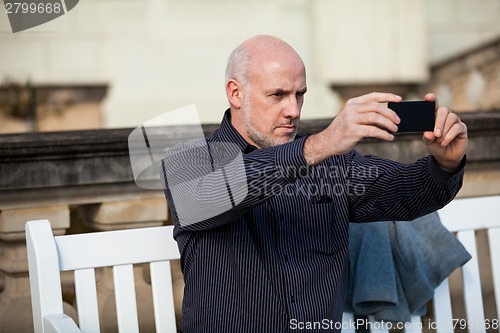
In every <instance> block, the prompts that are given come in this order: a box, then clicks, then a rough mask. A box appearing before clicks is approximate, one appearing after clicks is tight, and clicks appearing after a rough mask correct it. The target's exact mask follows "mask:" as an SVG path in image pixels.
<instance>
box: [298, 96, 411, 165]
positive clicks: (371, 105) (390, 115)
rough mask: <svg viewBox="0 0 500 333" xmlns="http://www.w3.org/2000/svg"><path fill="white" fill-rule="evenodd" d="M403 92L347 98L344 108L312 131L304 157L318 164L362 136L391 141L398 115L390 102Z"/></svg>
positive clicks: (308, 161)
mask: <svg viewBox="0 0 500 333" xmlns="http://www.w3.org/2000/svg"><path fill="white" fill-rule="evenodd" d="M401 100H402V98H401V96H398V95H394V94H390V93H378V92H374V93H370V94H367V95H363V96H359V97H356V98H352V99H350V100H349V101H347V103H346V105H345V107H344V109H343V110H342V111H341V112H340V113H339V114H338V115H337V117H335V119H334V120H333V121H332V122H331V123H330V125H329V126H328V127H327V128H326V129H325V130H323V131H321V132H319V133H317V134H314V135H311V136H310V137H309V138H308V139H307V140H306V142H305V144H304V157H305V159H306V161H307V163H308V164H309V165H315V164H318V163H320V162H321V161H323V160H324V159H326V158H328V157H330V156H332V155H341V154H345V153H347V152H348V151H350V150H351V149H353V148H354V146H355V145H356V144H357V143H358V142H359V141H361V140H362V139H363V138H378V139H382V140H386V141H392V140H393V139H394V135H393V134H392V133H394V132H396V131H397V130H398V127H397V124H399V122H400V119H399V117H398V115H397V114H396V113H395V112H394V111H393V110H391V109H389V108H388V107H387V102H396V103H397V102H400V101H401Z"/></svg>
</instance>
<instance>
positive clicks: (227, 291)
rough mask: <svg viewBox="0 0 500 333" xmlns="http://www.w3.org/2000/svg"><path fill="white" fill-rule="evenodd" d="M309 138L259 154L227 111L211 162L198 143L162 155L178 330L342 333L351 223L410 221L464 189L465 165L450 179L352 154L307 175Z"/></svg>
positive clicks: (421, 167) (428, 166)
mask: <svg viewBox="0 0 500 333" xmlns="http://www.w3.org/2000/svg"><path fill="white" fill-rule="evenodd" d="M306 138H307V137H306V136H304V137H298V138H297V139H296V140H294V141H293V142H290V143H287V144H283V145H280V146H277V147H272V148H267V149H255V148H254V147H252V146H250V145H249V144H248V143H247V142H246V141H245V140H244V139H243V138H242V137H241V136H240V135H239V134H238V132H237V131H236V130H235V129H234V128H233V127H232V125H231V123H230V114H229V112H228V111H226V114H225V116H224V119H223V121H222V123H221V126H220V128H219V129H218V130H216V131H215V132H214V133H212V134H211V135H209V136H208V137H207V138H206V143H208V145H205V147H208V148H207V149H208V151H209V152H208V153H200V151H199V149H198V148H199V147H201V146H203V145H201V146H196V145H195V147H198V148H196V149H185V147H186V146H185V147H184V148H182V146H180V147H181V148H179V149H173V150H171V151H169V153H167V156H166V157H165V159H164V160H163V163H162V169H163V181H164V182H165V184H166V186H167V188H166V190H165V194H166V198H167V201H168V203H169V207H170V209H171V212H172V216H173V220H174V224H175V231H174V237H175V238H176V240H177V242H178V245H179V249H180V253H181V268H182V272H183V274H184V280H185V289H184V299H183V306H182V323H181V332H185V333H197V332H200V333H201V332H203V333H209V332H224V333H226V332H255V333H257V332H258V333H261V332H295V331H297V330H299V329H305V328H306V329H309V330H307V331H308V332H316V331H333V332H338V331H340V328H341V323H340V322H341V317H342V310H343V307H344V299H345V292H346V285H347V271H348V224H349V222H350V221H351V222H366V221H383V220H412V219H414V218H416V217H418V216H421V215H425V214H428V213H430V212H432V211H435V210H437V209H439V208H440V207H442V206H444V205H445V204H446V203H448V202H449V201H451V200H452V198H453V197H454V196H455V195H456V193H457V192H458V190H459V189H460V187H461V184H462V178H463V167H462V169H461V171H460V172H458V173H456V174H449V173H446V172H444V171H442V170H441V169H439V168H438V167H437V164H436V162H435V161H434V159H433V158H432V157H426V158H422V159H420V160H418V161H417V162H416V163H414V164H411V165H405V164H401V163H396V162H392V161H388V160H385V159H382V158H378V157H374V156H361V155H360V154H358V153H357V152H355V151H351V152H349V153H348V154H346V155H342V156H333V157H331V158H329V159H328V160H326V161H324V162H323V163H321V164H319V165H317V166H315V167H308V166H307V164H306V161H305V160H304V157H303V155H302V149H303V145H304V141H305V140H306ZM203 142H205V141H204V140H203ZM213 143H231V144H232V147H233V148H234V147H237V148H238V149H236V150H238V152H237V153H235V149H232V148H229V149H221V151H222V152H221V151H215V150H216V149H212V148H211V147H214V146H212V144H213ZM190 147H191V148H192V147H193V145H191V146H190ZM200 149H201V148H200ZM238 154H239V156H240V158H241V161H242V164H241V165H239V164H234V163H236V162H234V161H237V160H238ZM214 155H218V156H217V158H214ZM463 164H465V158H464V161H463ZM240 166H242V168H243V169H242V170H243V171H244V172H243V173H242V174H239V173H238V172H233V174H232V171H233V170H234V169H238V168H239V167H240ZM215 175H218V176H215ZM174 188H175V190H172V189H174ZM174 191H175V193H174ZM173 193H174V195H173ZM199 207H201V208H199ZM205 210H206V211H207V214H206V218H204V216H203V211H205Z"/></svg>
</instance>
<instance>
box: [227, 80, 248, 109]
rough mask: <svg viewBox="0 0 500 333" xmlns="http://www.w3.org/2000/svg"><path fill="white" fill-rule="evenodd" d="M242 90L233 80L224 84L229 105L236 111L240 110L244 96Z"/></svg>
mask: <svg viewBox="0 0 500 333" xmlns="http://www.w3.org/2000/svg"><path fill="white" fill-rule="evenodd" d="M242 88H243V87H242V86H241V84H240V83H239V82H238V81H236V80H234V79H231V80H229V81H228V82H227V84H226V94H227V98H228V99H229V103H231V105H232V106H234V107H235V108H236V109H240V108H241V106H242V105H243V98H244V96H243V89H242Z"/></svg>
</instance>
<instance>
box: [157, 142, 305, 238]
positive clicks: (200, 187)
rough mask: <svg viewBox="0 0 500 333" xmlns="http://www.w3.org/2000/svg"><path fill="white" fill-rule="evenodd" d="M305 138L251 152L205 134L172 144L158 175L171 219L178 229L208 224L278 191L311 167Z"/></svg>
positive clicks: (229, 217) (214, 224)
mask: <svg viewBox="0 0 500 333" xmlns="http://www.w3.org/2000/svg"><path fill="white" fill-rule="evenodd" d="M305 139H306V137H303V138H299V139H297V140H294V141H293V142H290V143H287V144H284V145H280V146H276V147H271V148H266V149H259V150H256V151H254V152H252V153H249V154H242V153H241V151H240V150H239V148H238V147H237V146H236V145H234V144H232V143H223V142H207V141H206V140H205V139H200V140H194V141H190V142H188V143H184V144H181V145H178V146H176V147H175V148H172V149H170V150H169V151H168V152H167V154H166V156H165V158H164V159H163V160H162V168H161V175H162V181H163V184H164V189H165V195H166V198H167V201H168V203H169V206H170V209H171V212H172V215H173V219H174V222H176V224H178V225H179V227H180V228H181V229H182V230H191V231H198V230H206V229H211V228H214V227H217V226H220V225H222V224H225V223H228V222H230V221H231V220H234V219H236V218H237V217H239V216H241V215H242V214H244V213H245V212H246V211H248V209H250V208H252V207H254V206H256V205H258V204H260V203H261V202H263V201H265V200H267V199H269V198H270V197H272V196H274V195H277V194H279V193H281V191H283V189H284V188H285V187H286V186H287V185H288V184H290V183H292V182H294V181H295V180H296V179H297V178H299V177H302V176H305V175H306V174H307V172H308V170H309V167H308V165H307V162H306V161H305V159H304V156H303V153H302V152H303V145H304V141H305Z"/></svg>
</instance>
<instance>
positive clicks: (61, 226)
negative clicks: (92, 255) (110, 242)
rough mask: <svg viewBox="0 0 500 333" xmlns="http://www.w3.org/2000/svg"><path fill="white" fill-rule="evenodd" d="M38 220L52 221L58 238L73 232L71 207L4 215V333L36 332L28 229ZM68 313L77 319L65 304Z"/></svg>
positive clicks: (0, 237) (0, 246)
mask: <svg viewBox="0 0 500 333" xmlns="http://www.w3.org/2000/svg"><path fill="white" fill-rule="evenodd" d="M38 219H48V220H49V221H50V223H51V225H52V228H53V230H54V234H55V235H61V234H64V233H65V231H66V229H67V228H69V210H68V207H66V206H58V207H44V208H33V209H10V210H2V211H0V272H1V273H2V274H3V276H4V283H5V285H4V286H5V289H4V290H3V292H2V293H0V332H16V333H24V332H26V333H28V332H33V315H32V309H31V293H30V284H29V274H28V257H27V252H26V237H25V231H24V226H25V224H26V222H27V221H30V220H38ZM64 312H65V313H66V314H68V315H69V316H71V317H73V318H74V319H76V311H75V309H74V308H72V307H71V306H70V305H69V304H66V303H65V304H64ZM13 318H15V319H13Z"/></svg>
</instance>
